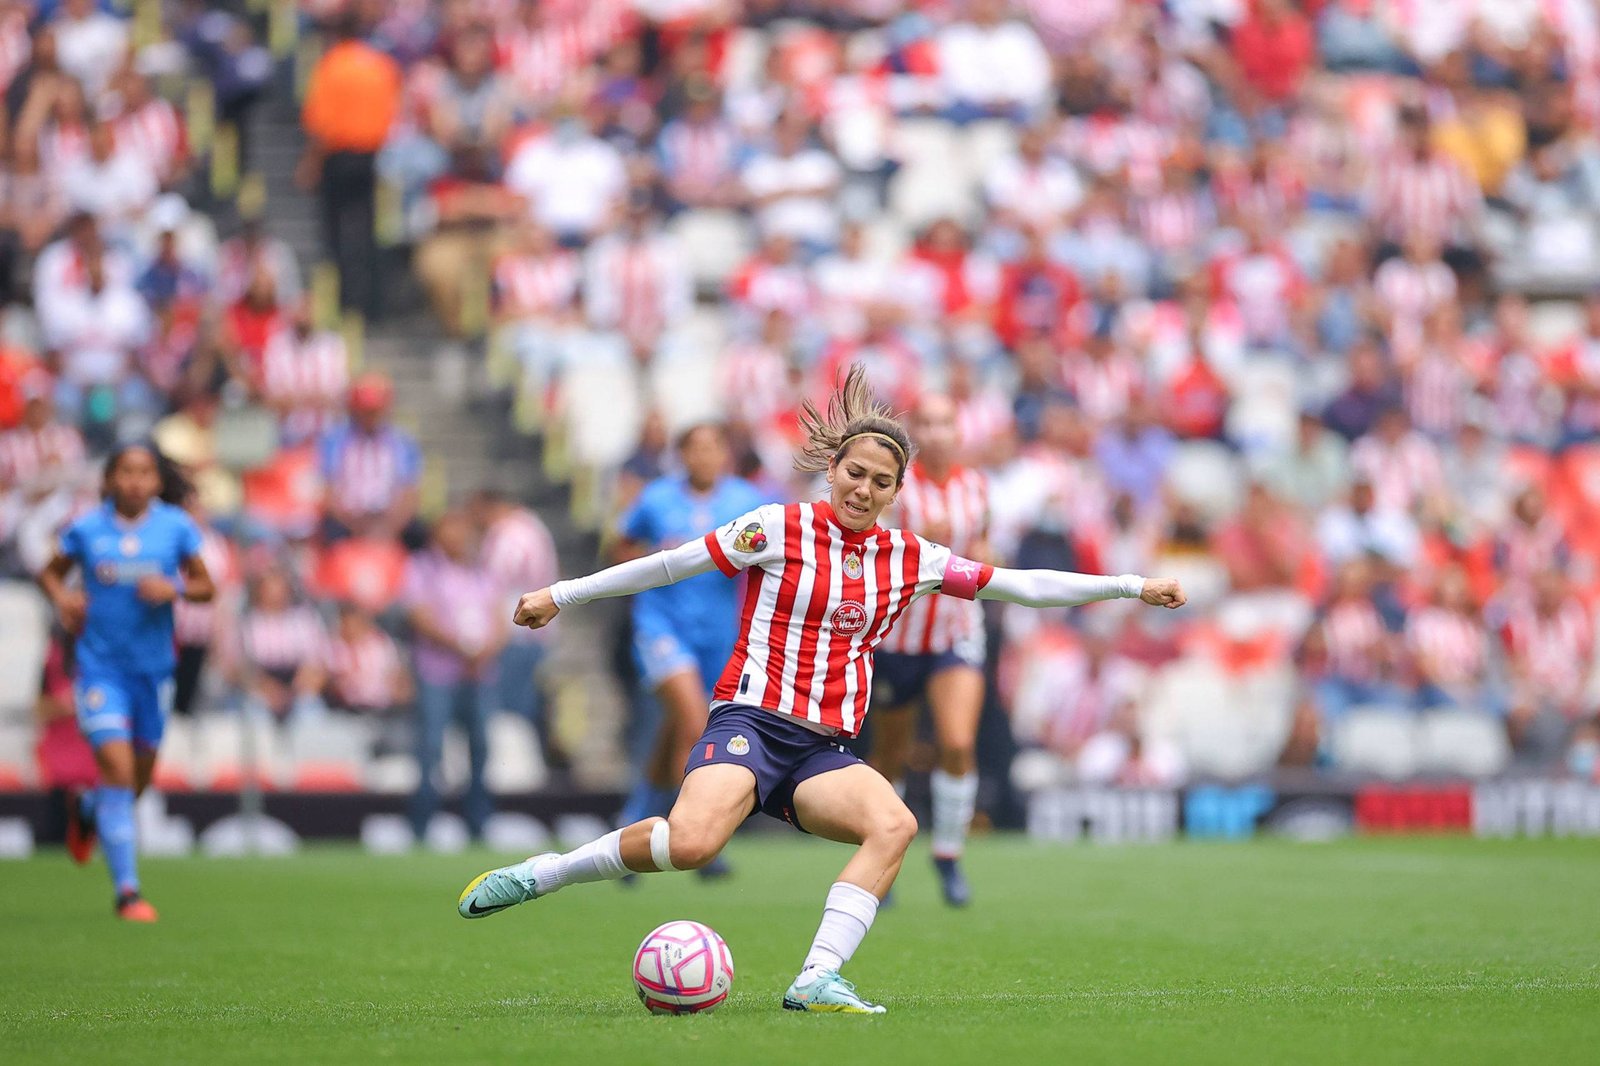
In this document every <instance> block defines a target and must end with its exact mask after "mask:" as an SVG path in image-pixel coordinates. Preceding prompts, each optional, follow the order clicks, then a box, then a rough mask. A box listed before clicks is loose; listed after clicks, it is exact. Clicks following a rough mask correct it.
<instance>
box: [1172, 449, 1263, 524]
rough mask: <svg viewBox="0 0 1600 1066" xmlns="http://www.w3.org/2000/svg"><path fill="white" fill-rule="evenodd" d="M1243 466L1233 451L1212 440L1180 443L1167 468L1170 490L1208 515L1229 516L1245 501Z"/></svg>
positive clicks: (1216, 516) (1211, 516)
mask: <svg viewBox="0 0 1600 1066" xmlns="http://www.w3.org/2000/svg"><path fill="white" fill-rule="evenodd" d="M1244 480H1245V479H1244V468H1243V467H1242V466H1241V465H1240V463H1239V459H1238V457H1237V456H1236V455H1234V453H1233V452H1231V451H1229V450H1228V449H1227V448H1226V447H1224V446H1223V445H1221V444H1217V443H1215V442H1213V441H1186V442H1184V443H1183V444H1180V445H1178V448H1177V450H1176V452H1175V453H1174V454H1173V457H1172V463H1171V465H1170V466H1168V467H1167V479H1166V485H1167V489H1168V490H1169V491H1170V492H1172V493H1173V494H1174V495H1175V496H1176V497H1177V498H1178V499H1180V500H1183V501H1185V502H1186V503H1190V504H1192V505H1194V506H1195V507H1197V508H1198V509H1199V510H1200V512H1201V513H1202V514H1204V515H1205V516H1206V517H1207V518H1209V519H1212V520H1216V519H1220V518H1226V517H1228V516H1229V515H1232V514H1233V513H1234V512H1235V511H1237V510H1238V509H1239V504H1240V503H1241V502H1243V500H1244Z"/></svg>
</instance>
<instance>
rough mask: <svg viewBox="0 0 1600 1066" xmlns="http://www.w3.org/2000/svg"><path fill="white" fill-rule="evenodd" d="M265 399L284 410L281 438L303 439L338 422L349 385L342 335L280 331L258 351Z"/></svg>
mask: <svg viewBox="0 0 1600 1066" xmlns="http://www.w3.org/2000/svg"><path fill="white" fill-rule="evenodd" d="M261 380H262V385H263V392H264V394H265V397H266V400H267V402H268V403H269V404H272V405H273V406H274V407H278V408H281V409H282V410H283V429H284V434H285V436H287V437H289V438H290V439H292V440H304V439H305V438H307V437H309V436H312V435H314V434H317V433H320V432H322V431H323V430H324V429H327V428H328V427H329V426H330V425H332V424H333V423H334V422H335V421H337V419H338V417H339V415H340V413H341V408H342V407H343V406H344V395H345V392H346V390H348V389H349V387H350V353H349V351H348V349H347V348H346V347H345V343H344V337H343V336H341V335H340V334H338V333H335V332H334V331H332V330H319V331H317V332H314V333H311V334H309V335H307V336H306V337H303V338H302V337H300V336H298V335H297V334H296V333H295V331H294V330H292V329H280V330H278V331H277V332H276V333H274V334H273V335H272V338H271V339H270V340H268V341H267V346H266V348H264V349H263V350H262V353H261Z"/></svg>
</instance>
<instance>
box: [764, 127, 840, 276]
mask: <svg viewBox="0 0 1600 1066" xmlns="http://www.w3.org/2000/svg"><path fill="white" fill-rule="evenodd" d="M810 132H811V130H810V123H809V122H808V121H807V119H806V117H805V116H804V115H803V114H802V113H800V112H798V111H790V112H787V113H786V114H784V116H783V117H782V118H780V119H779V120H778V124H777V127H776V128H775V129H774V130H773V133H772V146H771V148H770V149H768V150H767V151H765V152H762V153H761V154H760V155H758V156H757V157H756V158H755V159H754V160H752V161H751V162H750V164H749V165H748V166H746V167H745V169H744V185H745V189H746V190H747V191H748V192H749V193H750V199H751V201H752V204H753V206H754V207H755V210H756V220H757V222H758V223H759V224H760V226H761V232H762V233H763V234H765V235H771V234H779V235H781V236H785V237H789V238H792V239H793V240H794V241H795V242H796V243H798V244H799V245H801V246H802V247H803V248H805V249H806V250H807V251H809V252H811V253H812V254H813V255H815V254H818V253H820V252H822V251H825V250H826V249H828V248H831V247H832V246H833V244H834V242H835V240H836V239H837V238H838V233H839V210H838V207H837V205H836V204H835V202H834V194H835V193H836V192H837V191H838V189H839V182H840V180H841V179H842V177H843V173H842V171H841V169H840V167H839V163H838V160H836V159H834V157H833V156H832V155H831V154H829V153H828V152H825V151H823V150H822V149H821V148H818V147H816V146H815V145H814V144H811V143H810Z"/></svg>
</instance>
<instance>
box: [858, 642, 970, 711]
mask: <svg viewBox="0 0 1600 1066" xmlns="http://www.w3.org/2000/svg"><path fill="white" fill-rule="evenodd" d="M974 653H976V654H974ZM957 666H964V667H967V668H969V669H972V670H982V669H983V642H982V641H979V642H977V643H976V645H975V646H974V647H963V646H961V645H957V646H956V647H955V648H952V649H951V650H949V651H940V652H932V653H930V654H927V655H907V654H902V653H900V652H888V651H880V652H878V653H877V654H876V655H874V656H873V661H872V709H873V710H874V711H877V712H878V713H879V714H882V713H883V712H884V711H898V710H904V709H905V708H908V707H911V706H913V705H914V704H916V703H917V701H919V700H921V699H922V697H923V696H924V695H926V694H927V691H928V681H929V679H930V678H932V677H933V675H934V674H937V673H940V672H942V671H944V670H949V669H951V668H953V667H957Z"/></svg>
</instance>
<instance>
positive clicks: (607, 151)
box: [505, 110, 628, 245]
mask: <svg viewBox="0 0 1600 1066" xmlns="http://www.w3.org/2000/svg"><path fill="white" fill-rule="evenodd" d="M598 123H599V115H598V114H596V113H594V112H593V111H592V110H591V111H590V112H587V113H586V114H585V117H583V118H577V117H568V118H564V119H562V120H561V122H560V123H559V124H557V126H556V129H555V132H554V133H552V134H551V135H550V136H548V137H541V138H538V139H536V140H531V141H529V142H528V143H527V144H525V145H523V146H522V148H520V149H518V151H517V153H516V154H515V155H514V156H512V157H511V163H510V165H508V166H507V167H506V176H505V183H506V185H507V186H508V187H509V188H510V189H512V190H513V191H514V192H517V193H520V194H522V195H523V196H525V197H526V198H527V200H528V203H529V206H530V208H531V210H532V213H533V217H534V219H535V220H536V221H537V222H539V224H540V225H542V226H545V227H546V228H548V229H550V230H551V231H553V232H554V233H555V234H556V235H557V236H558V237H560V239H561V241H562V243H563V244H567V245H572V244H579V243H582V242H584V241H587V240H588V239H589V238H591V237H593V236H594V235H595V234H596V233H597V232H598V231H599V230H600V229H601V228H602V227H604V226H605V224H606V222H607V221H609V220H610V218H611V217H612V212H613V211H614V210H615V209H616V205H617V202H618V200H620V199H621V198H622V195H623V193H624V192H625V191H626V189H627V178H628V175H627V170H626V168H625V166H624V164H623V160H622V155H621V153H619V152H618V151H617V150H616V149H615V148H613V147H612V146H611V145H610V144H608V143H607V142H605V141H603V140H601V139H600V138H599V137H597V136H595V130H596V129H597V128H598Z"/></svg>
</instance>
